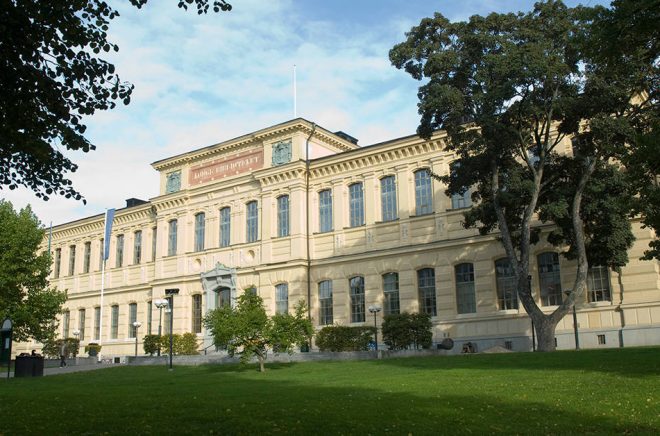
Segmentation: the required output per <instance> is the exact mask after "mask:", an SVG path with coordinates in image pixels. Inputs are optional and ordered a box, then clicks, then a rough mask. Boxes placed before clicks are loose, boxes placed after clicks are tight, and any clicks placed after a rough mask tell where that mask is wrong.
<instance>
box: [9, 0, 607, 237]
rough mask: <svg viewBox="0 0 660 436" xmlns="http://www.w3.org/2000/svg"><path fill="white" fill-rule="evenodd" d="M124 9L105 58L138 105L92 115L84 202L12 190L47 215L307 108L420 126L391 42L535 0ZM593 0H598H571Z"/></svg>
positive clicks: (171, 2)
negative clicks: (393, 61) (429, 24)
mask: <svg viewBox="0 0 660 436" xmlns="http://www.w3.org/2000/svg"><path fill="white" fill-rule="evenodd" d="M110 3H111V4H112V5H113V6H114V7H115V8H117V9H118V10H119V11H120V13H121V16H120V17H119V18H118V19H116V20H115V21H113V22H112V23H111V26H110V30H109V39H110V40H111V41H113V42H115V43H117V44H119V47H120V51H119V53H117V54H113V55H112V56H110V57H108V58H107V59H108V60H109V61H111V62H113V63H115V66H116V67H117V71H118V72H119V74H120V76H121V78H122V79H123V80H126V81H129V82H131V83H133V84H134V85H135V91H134V92H133V96H132V101H131V104H130V105H129V106H121V107H118V108H117V109H115V110H112V111H108V112H99V113H97V114H95V115H94V116H93V117H91V118H89V119H88V120H87V121H86V123H87V125H88V137H89V139H90V140H91V141H92V142H93V143H94V144H96V145H97V150H96V151H94V152H90V153H87V154H85V153H71V154H69V156H71V158H72V159H73V160H74V162H76V163H78V164H79V169H78V171H77V172H76V173H74V174H72V175H71V179H72V180H73V182H74V185H75V186H76V188H77V189H78V190H79V191H80V192H82V193H83V195H84V196H85V197H86V199H87V205H86V206H85V205H83V204H82V203H81V202H76V201H74V200H67V199H64V198H57V197H53V198H51V199H50V200H49V201H47V202H44V201H42V200H40V199H38V198H36V197H35V196H34V195H33V194H32V193H31V192H30V191H28V190H25V189H20V190H16V191H8V190H6V189H5V190H2V191H0V197H3V198H5V199H7V200H10V201H12V202H13V203H14V206H15V207H23V206H25V205H26V204H28V203H29V204H31V205H32V207H33V209H34V211H35V212H36V214H37V216H38V217H39V218H40V219H41V221H42V222H43V223H44V224H46V225H47V224H48V223H50V222H51V221H52V222H53V224H61V223H64V222H68V221H72V220H75V219H79V218H83V217H86V216H90V215H95V214H98V213H102V212H103V211H104V210H105V208H111V207H115V208H120V207H123V206H124V205H125V202H124V200H125V199H127V198H131V197H136V198H142V199H145V200H146V199H149V198H151V197H154V196H156V195H158V178H157V173H156V171H155V170H153V169H152V168H151V165H150V164H151V162H154V161H156V160H159V159H163V158H166V157H168V156H172V155H175V154H178V153H183V152H186V151H190V150H193V149H196V148H200V147H204V146H207V145H211V144H215V143H218V142H222V141H224V140H227V139H230V138H233V137H236V136H239V135H242V134H246V133H249V132H251V131H254V130H258V129H261V128H264V127H267V126H270V125H273V124H277V123H280V122H283V121H286V120H289V119H291V118H293V98H292V95H293V92H292V88H293V87H292V76H293V65H294V64H295V65H296V66H297V67H296V71H297V96H298V98H297V115H298V116H301V117H304V118H306V119H308V120H311V121H314V122H316V123H318V124H319V125H321V126H323V127H325V128H327V129H329V130H332V131H335V130H343V131H345V132H347V133H349V134H350V135H352V136H355V137H356V138H358V139H359V144H360V145H369V144H373V143H376V142H380V141H384V140H387V139H392V138H396V137H400V136H405V135H410V134H413V133H414V132H415V129H416V128H417V123H418V121H419V120H418V115H417V87H418V85H419V84H418V82H416V81H415V80H413V79H412V78H411V77H410V76H408V75H407V74H405V73H404V72H402V71H399V70H397V69H395V68H394V67H392V66H391V65H390V63H389V61H388V52H389V50H390V49H391V48H392V46H393V45H394V44H396V43H398V42H401V41H403V39H404V38H405V35H404V34H405V32H406V31H408V30H409V29H410V28H411V27H412V26H414V25H416V24H418V23H419V21H420V20H421V19H422V18H424V17H427V16H431V15H432V14H433V13H434V12H436V11H438V12H441V13H442V14H443V15H445V16H446V17H448V18H449V19H451V20H465V19H467V18H468V17H469V16H471V15H474V14H479V15H484V14H488V13H490V12H494V11H495V12H509V11H519V10H525V11H526V10H529V9H531V7H532V5H533V2H532V1H522V0H521V1H505V0H503V1H499V0H497V1H495V0H481V1H476V0H463V1H447V0H436V1H424V0H353V1H347V0H336V1H331V0H268V1H263V0H230V3H232V5H233V10H232V11H231V12H229V13H220V14H209V15H204V16H198V15H197V14H196V13H195V12H194V11H188V12H184V11H182V10H180V9H178V8H177V7H176V4H177V3H178V1H177V0H151V1H150V2H149V3H148V4H147V6H146V7H144V8H143V9H141V10H138V9H136V8H133V7H130V6H129V5H127V3H128V2H126V1H120V0H115V1H111V2H110ZM566 3H567V4H568V5H571V6H572V5H575V4H577V3H584V4H594V3H602V2H600V1H595V0H594V1H588V0H585V1H583V2H579V1H567V2H566Z"/></svg>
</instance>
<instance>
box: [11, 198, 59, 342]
mask: <svg viewBox="0 0 660 436" xmlns="http://www.w3.org/2000/svg"><path fill="white" fill-rule="evenodd" d="M44 235H45V231H44V229H43V228H42V227H41V226H40V224H39V220H38V219H37V217H36V216H35V215H34V214H33V213H32V210H31V209H30V207H29V206H27V207H25V208H24V209H22V210H21V211H19V212H16V211H15V210H14V207H13V206H12V204H11V203H9V202H7V201H4V200H0V319H5V318H7V317H9V318H11V320H12V322H13V326H14V327H13V328H14V338H15V339H16V340H17V341H26V340H28V339H30V338H34V339H36V340H38V341H40V342H46V341H47V340H49V339H53V338H54V337H55V329H56V324H55V322H54V321H55V318H56V316H57V314H58V313H60V312H61V311H62V305H63V304H64V302H65V301H66V293H64V292H59V291H57V290H55V289H51V288H49V287H48V274H49V273H50V264H51V260H50V254H49V253H48V252H46V251H41V250H40V246H41V243H42V242H43V240H44ZM40 251H41V252H40Z"/></svg>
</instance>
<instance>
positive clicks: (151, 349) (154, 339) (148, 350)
mask: <svg viewBox="0 0 660 436" xmlns="http://www.w3.org/2000/svg"><path fill="white" fill-rule="evenodd" d="M159 342H160V340H159V336H158V335H146V336H145V337H144V338H143V339H142V348H144V353H145V354H149V355H150V356H153V355H154V354H155V353H156V352H157V351H158V344H159Z"/></svg>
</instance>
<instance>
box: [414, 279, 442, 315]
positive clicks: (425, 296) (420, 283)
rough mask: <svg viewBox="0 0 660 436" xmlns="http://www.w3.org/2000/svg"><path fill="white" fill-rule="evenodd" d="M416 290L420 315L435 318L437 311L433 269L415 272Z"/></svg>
mask: <svg viewBox="0 0 660 436" xmlns="http://www.w3.org/2000/svg"><path fill="white" fill-rule="evenodd" d="M417 288H418V292H419V311H420V313H428V314H429V315H431V316H436V315H437V314H438V310H437V308H436V301H435V270H434V269H433V268H424V269H420V270H419V271H417Z"/></svg>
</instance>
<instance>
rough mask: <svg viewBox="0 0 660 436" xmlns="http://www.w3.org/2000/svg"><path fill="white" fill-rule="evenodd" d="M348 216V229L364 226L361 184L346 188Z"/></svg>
mask: <svg viewBox="0 0 660 436" xmlns="http://www.w3.org/2000/svg"><path fill="white" fill-rule="evenodd" d="M348 215H349V224H350V227H359V226H362V225H364V191H363V189H362V183H361V182H358V183H353V184H352V185H350V186H349V187H348Z"/></svg>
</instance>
